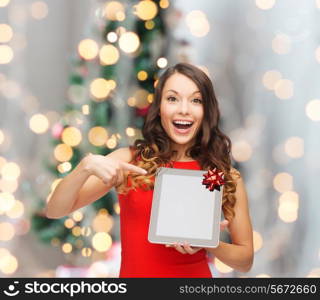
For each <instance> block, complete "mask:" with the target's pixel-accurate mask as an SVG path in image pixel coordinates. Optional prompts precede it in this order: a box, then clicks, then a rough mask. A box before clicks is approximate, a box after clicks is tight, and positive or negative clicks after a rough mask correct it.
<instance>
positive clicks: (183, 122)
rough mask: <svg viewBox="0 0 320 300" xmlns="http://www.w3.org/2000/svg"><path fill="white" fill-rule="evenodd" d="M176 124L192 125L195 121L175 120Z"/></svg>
mask: <svg viewBox="0 0 320 300" xmlns="http://www.w3.org/2000/svg"><path fill="white" fill-rule="evenodd" d="M173 123H175V124H181V125H191V124H192V123H193V122H189V121H173Z"/></svg>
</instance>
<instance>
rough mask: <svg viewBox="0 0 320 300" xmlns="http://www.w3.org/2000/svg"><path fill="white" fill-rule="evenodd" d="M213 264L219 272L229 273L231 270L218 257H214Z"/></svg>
mask: <svg viewBox="0 0 320 300" xmlns="http://www.w3.org/2000/svg"><path fill="white" fill-rule="evenodd" d="M214 266H215V267H216V268H217V270H218V271H219V272H221V273H230V272H232V271H233V269H232V268H231V267H229V266H227V265H226V264H224V263H223V262H222V261H221V260H219V259H218V258H216V257H215V258H214Z"/></svg>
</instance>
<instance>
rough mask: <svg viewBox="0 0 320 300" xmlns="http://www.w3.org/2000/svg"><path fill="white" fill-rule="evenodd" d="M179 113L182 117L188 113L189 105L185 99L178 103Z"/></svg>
mask: <svg viewBox="0 0 320 300" xmlns="http://www.w3.org/2000/svg"><path fill="white" fill-rule="evenodd" d="M179 112H181V113H182V114H183V115H185V114H187V113H188V112H189V105H188V101H187V99H182V101H180V105H179Z"/></svg>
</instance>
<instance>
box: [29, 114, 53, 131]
mask: <svg viewBox="0 0 320 300" xmlns="http://www.w3.org/2000/svg"><path fill="white" fill-rule="evenodd" d="M29 127H30V129H31V130H32V131H33V132H34V133H37V134H41V133H45V132H46V131H47V130H48V128H49V121H48V118H47V117H46V116H45V115H43V114H35V115H33V116H32V117H31V118H30V121H29Z"/></svg>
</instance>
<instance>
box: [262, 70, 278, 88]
mask: <svg viewBox="0 0 320 300" xmlns="http://www.w3.org/2000/svg"><path fill="white" fill-rule="evenodd" d="M281 78H282V75H281V73H280V72H279V71H277V70H271V71H267V72H266V73H264V75H263V78H262V83H263V85H264V86H265V87H266V88H267V89H268V90H274V86H275V84H276V83H277V82H278V81H279V80H280V79H281Z"/></svg>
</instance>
